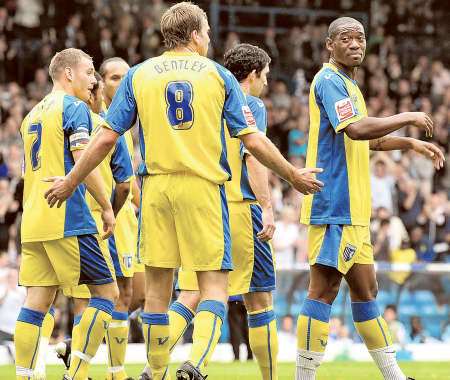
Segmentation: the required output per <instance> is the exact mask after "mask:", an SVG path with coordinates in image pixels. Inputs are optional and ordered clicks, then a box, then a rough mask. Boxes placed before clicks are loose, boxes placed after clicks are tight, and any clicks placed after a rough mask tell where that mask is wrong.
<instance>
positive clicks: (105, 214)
mask: <svg viewBox="0 0 450 380" xmlns="http://www.w3.org/2000/svg"><path fill="white" fill-rule="evenodd" d="M102 220H103V235H102V239H103V240H106V239H108V238H109V237H111V236H112V234H113V233H114V228H115V226H116V218H114V211H113V209H112V207H110V208H108V209H106V210H103V211H102Z"/></svg>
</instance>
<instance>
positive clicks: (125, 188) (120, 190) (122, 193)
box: [112, 182, 131, 216]
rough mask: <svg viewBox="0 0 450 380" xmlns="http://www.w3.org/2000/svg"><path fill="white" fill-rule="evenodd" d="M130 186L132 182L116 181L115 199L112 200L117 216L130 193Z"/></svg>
mask: <svg viewBox="0 0 450 380" xmlns="http://www.w3.org/2000/svg"><path fill="white" fill-rule="evenodd" d="M130 187H131V185H130V182H121V183H116V187H115V188H114V199H113V202H112V208H113V211H114V216H117V214H118V213H119V211H120V210H121V209H122V207H123V205H124V204H125V201H126V200H127V197H128V195H129V194H130Z"/></svg>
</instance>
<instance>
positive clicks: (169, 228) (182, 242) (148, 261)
mask: <svg viewBox="0 0 450 380" xmlns="http://www.w3.org/2000/svg"><path fill="white" fill-rule="evenodd" d="M141 198H142V207H141V215H140V222H141V223H140V231H139V255H140V256H141V258H142V261H143V262H144V264H145V265H148V266H152V267H158V268H178V267H180V266H183V268H185V269H188V270H194V271H208V270H221V269H223V270H230V269H232V263H231V247H230V228H229V221H228V206H227V201H226V195H225V189H224V186H223V185H217V184H215V183H213V182H210V181H208V180H206V179H204V178H201V177H198V176H194V175H192V174H188V173H176V174H160V175H150V176H146V177H144V178H143V182H142V197H141Z"/></svg>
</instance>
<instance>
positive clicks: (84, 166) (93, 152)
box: [66, 128, 119, 198]
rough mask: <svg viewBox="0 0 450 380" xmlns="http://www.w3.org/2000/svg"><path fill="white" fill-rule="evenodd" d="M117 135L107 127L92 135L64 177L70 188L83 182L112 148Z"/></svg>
mask: <svg viewBox="0 0 450 380" xmlns="http://www.w3.org/2000/svg"><path fill="white" fill-rule="evenodd" d="M118 137H119V135H118V134H117V133H116V132H114V131H112V130H110V129H108V128H102V130H101V131H100V132H98V133H97V134H96V135H95V136H94V138H93V139H92V141H91V142H90V143H89V146H88V147H87V148H86V150H84V152H83V155H82V156H81V157H80V159H79V160H78V161H77V162H76V163H75V166H74V167H73V169H72V170H71V171H70V172H69V174H68V175H67V177H66V180H67V181H68V182H69V183H70V185H71V187H72V188H75V187H76V186H78V185H79V184H80V183H81V182H83V180H85V178H86V177H87V176H88V174H89V173H91V172H92V171H93V170H94V169H95V168H96V167H97V166H98V164H100V162H102V160H103V159H104V158H105V157H106V155H107V154H108V152H109V151H110V150H111V149H112V148H113V146H114V144H115V143H116V141H117V139H118ZM86 185H87V184H86ZM93 196H94V195H93ZM94 198H95V197H94Z"/></svg>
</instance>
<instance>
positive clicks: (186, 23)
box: [161, 1, 208, 50]
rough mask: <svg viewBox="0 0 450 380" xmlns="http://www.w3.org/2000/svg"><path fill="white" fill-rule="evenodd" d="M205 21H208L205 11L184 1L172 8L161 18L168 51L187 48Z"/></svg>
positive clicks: (162, 31)
mask: <svg viewBox="0 0 450 380" xmlns="http://www.w3.org/2000/svg"><path fill="white" fill-rule="evenodd" d="M203 19H206V20H207V19H208V18H207V16H206V13H205V11H204V10H203V9H201V8H200V7H199V6H198V5H195V4H192V3H191V2H188V1H183V2H182V3H178V4H175V5H173V6H172V7H170V8H169V9H168V10H167V11H166V12H164V14H163V16H162V18H161V33H162V35H163V38H164V44H165V45H166V47H167V49H169V50H171V49H174V48H176V47H179V46H186V45H187V44H188V43H189V42H190V41H191V34H192V32H193V31H194V30H196V31H197V32H199V31H200V30H201V28H202V20H203Z"/></svg>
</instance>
